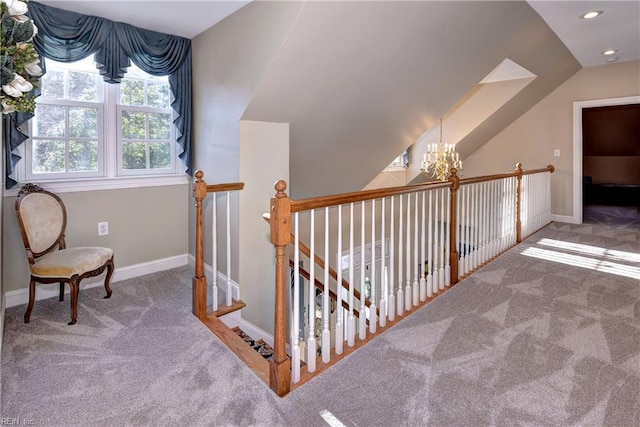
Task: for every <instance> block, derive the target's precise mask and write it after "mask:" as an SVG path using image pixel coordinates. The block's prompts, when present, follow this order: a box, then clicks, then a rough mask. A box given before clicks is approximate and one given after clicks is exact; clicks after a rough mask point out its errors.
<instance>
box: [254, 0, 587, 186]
mask: <svg viewBox="0 0 640 427" xmlns="http://www.w3.org/2000/svg"><path fill="white" fill-rule="evenodd" d="M505 58H510V59H511V60H513V61H515V62H516V63H518V64H520V65H521V66H523V67H524V68H526V69H527V70H529V71H531V72H532V73H534V74H535V75H536V76H537V78H536V79H535V80H534V81H533V82H532V83H531V84H529V85H528V86H527V88H526V89H525V90H523V91H522V92H521V93H519V94H518V95H517V96H515V97H514V98H513V99H511V101H509V102H508V103H507V105H506V106H505V108H502V109H500V110H498V111H497V112H496V113H495V114H494V115H492V116H491V117H490V118H489V119H488V120H487V121H485V122H484V123H483V124H482V125H481V126H480V127H479V128H478V130H477V131H476V132H472V133H471V134H470V135H469V136H468V137H467V138H465V139H464V140H463V141H462V142H461V144H462V146H461V147H460V149H461V150H462V151H464V152H465V153H466V154H467V155H468V154H471V152H473V151H474V150H475V149H476V148H477V146H478V144H479V145H481V144H482V143H483V142H486V141H487V140H488V139H490V138H491V137H492V136H494V135H495V134H496V133H498V132H499V131H500V130H501V129H503V128H504V127H506V126H507V125H508V124H509V123H511V122H512V121H513V120H515V118H517V117H518V116H519V115H520V114H522V113H524V112H525V111H526V110H527V109H529V108H531V107H532V106H533V105H534V104H535V103H536V102H537V101H539V100H540V99H542V98H543V97H544V96H546V95H547V94H548V93H550V92H551V91H552V90H553V89H554V88H556V87H557V86H558V85H560V83H562V82H563V81H565V80H566V79H567V78H569V77H570V76H571V75H572V74H574V73H575V72H576V71H578V70H579V69H580V64H579V63H578V62H577V61H576V60H575V58H574V57H573V56H572V55H571V53H570V52H569V51H568V50H567V49H566V47H565V46H564V44H562V42H561V41H560V40H559V39H558V38H557V36H556V35H555V34H554V33H553V32H552V31H551V30H550V29H549V27H548V26H547V25H546V24H545V22H544V21H543V20H542V19H541V18H540V16H539V15H538V14H537V13H536V12H535V11H534V10H533V9H532V8H531V7H530V6H529V5H528V4H527V3H526V2H520V1H516V2H473V1H471V2H457V1H455V2H444V1H443V2H433V1H427V2H308V3H306V4H305V5H304V7H303V8H302V10H301V12H300V14H299V16H298V18H297V20H296V22H295V24H294V25H293V27H292V29H291V30H290V33H289V36H288V37H287V39H286V40H285V42H284V43H283V45H282V47H281V48H280V50H279V52H278V54H277V55H276V57H275V58H274V60H273V62H272V64H271V67H270V69H269V71H268V72H267V74H266V75H265V76H264V78H263V79H262V82H261V84H260V86H259V87H258V89H257V91H256V93H255V95H254V97H253V99H252V101H251V103H250V104H249V107H248V108H247V110H246V111H245V114H244V116H243V119H246V120H258V121H271V122H286V123H290V126H291V127H290V138H291V140H290V147H291V154H290V163H291V165H290V167H291V169H290V170H291V183H290V188H291V194H292V196H293V197H295V198H305V197H313V196H318V195H324V194H331V193H338V192H345V191H357V190H360V189H361V188H363V187H364V186H365V185H366V184H367V183H368V182H369V181H370V180H371V179H372V178H373V177H375V176H376V175H377V173H378V172H380V171H381V170H382V169H383V168H384V167H385V166H386V165H387V164H388V163H389V162H390V161H391V160H392V159H393V158H395V157H396V156H397V155H398V153H400V152H401V151H402V150H404V149H405V148H406V147H408V146H410V145H411V144H413V142H415V140H416V139H417V138H418V137H419V136H420V135H422V134H423V133H424V132H425V130H427V129H428V128H430V127H432V126H434V125H435V124H436V123H437V121H438V118H439V117H440V116H442V115H443V114H444V113H446V112H447V111H448V110H449V109H450V108H451V107H453V106H454V105H455V104H456V103H457V102H458V101H459V100H460V99H461V98H462V97H463V96H465V94H466V93H468V92H469V91H470V90H471V89H472V88H473V87H474V86H475V85H476V84H477V83H479V82H480V81H481V80H482V79H483V78H484V77H485V76H486V75H487V74H488V73H489V72H490V71H491V70H493V69H494V68H495V67H496V66H497V65H498V64H500V63H501V62H502V61H503V60H504V59H505ZM465 146H466V147H467V148H465Z"/></svg>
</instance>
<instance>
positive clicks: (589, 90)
mask: <svg viewBox="0 0 640 427" xmlns="http://www.w3.org/2000/svg"><path fill="white" fill-rule="evenodd" d="M634 95H640V61H631V62H622V63H618V64H609V65H602V66H597V67H589V68H584V69H582V70H580V71H579V72H578V73H576V74H575V75H574V76H572V77H571V78H570V79H569V80H567V81H566V82H565V83H563V84H562V85H561V86H559V87H558V88H557V89H556V90H555V91H553V92H552V93H551V94H549V95H548V96H547V97H545V98H544V99H543V100H542V101H540V102H539V103H538V104H537V105H535V106H534V107H533V108H531V109H530V110H529V111H527V112H526V113H525V114H524V115H522V116H521V117H520V118H519V119H518V120H516V121H514V122H513V123H511V124H510V125H509V126H508V127H506V128H505V129H503V130H502V131H501V132H500V133H499V134H498V135H496V137H495V138H492V139H491V140H489V141H488V142H487V143H486V144H485V145H484V146H482V147H481V148H480V149H479V150H478V151H476V152H475V153H474V154H473V155H472V156H471V157H470V158H469V159H468V160H467V161H466V162H465V165H464V169H465V175H466V176H479V175H486V174H491V173H497V172H509V171H512V170H513V169H514V168H515V164H516V163H517V162H521V163H522V164H523V166H524V168H525V169H535V168H539V167H544V166H546V165H549V164H553V165H554V166H555V168H556V170H555V172H554V173H553V174H552V175H551V189H552V190H551V212H552V213H553V214H556V215H563V216H571V215H572V214H573V208H574V207H573V103H574V102H575V101H587V100H592V99H606V98H616V97H626V96H634ZM555 149H559V150H560V157H554V155H553V151H554V150H555Z"/></svg>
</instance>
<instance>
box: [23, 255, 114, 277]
mask: <svg viewBox="0 0 640 427" xmlns="http://www.w3.org/2000/svg"><path fill="white" fill-rule="evenodd" d="M111 257H113V250H112V249H110V248H101V247H79V248H70V249H62V250H59V251H54V252H51V253H48V254H46V255H43V256H42V257H40V258H38V260H37V261H36V263H35V264H33V265H32V266H31V274H32V275H33V276H34V277H46V278H57V277H60V278H67V279H68V278H71V276H73V275H74V274H77V275H82V274H84V273H86V272H89V271H93V270H96V269H98V268H100V267H102V266H103V265H104V264H105V263H106V262H107V261H109V259H111Z"/></svg>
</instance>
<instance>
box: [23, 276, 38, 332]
mask: <svg viewBox="0 0 640 427" xmlns="http://www.w3.org/2000/svg"><path fill="white" fill-rule="evenodd" d="M35 300H36V281H35V280H33V278H32V279H31V282H29V305H28V306H27V312H26V313H25V314H24V323H29V320H31V310H33V302H34V301H35Z"/></svg>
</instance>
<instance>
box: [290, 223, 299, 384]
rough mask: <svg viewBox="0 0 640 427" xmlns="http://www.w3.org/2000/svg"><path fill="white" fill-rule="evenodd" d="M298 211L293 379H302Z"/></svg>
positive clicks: (294, 290) (294, 272)
mask: <svg viewBox="0 0 640 427" xmlns="http://www.w3.org/2000/svg"><path fill="white" fill-rule="evenodd" d="M298 224H299V221H298V212H296V213H295V215H294V230H295V240H294V251H293V253H294V255H293V262H294V266H293V322H291V323H292V324H293V330H292V331H291V332H292V334H293V337H292V339H291V341H292V345H291V381H292V382H293V383H294V384H295V383H297V382H299V381H300V238H299V236H300V233H299V232H298V231H299V230H298Z"/></svg>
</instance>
